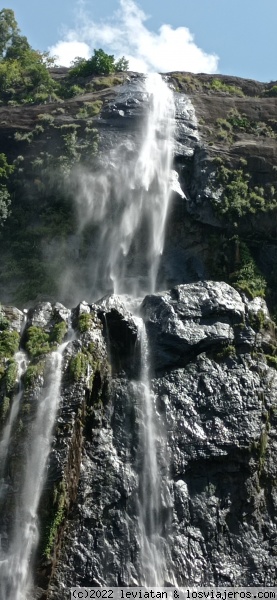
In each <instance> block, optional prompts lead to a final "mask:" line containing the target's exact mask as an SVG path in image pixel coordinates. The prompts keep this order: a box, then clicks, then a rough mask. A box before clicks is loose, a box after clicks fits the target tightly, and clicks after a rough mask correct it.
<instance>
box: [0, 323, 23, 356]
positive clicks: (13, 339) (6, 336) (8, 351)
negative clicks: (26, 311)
mask: <svg viewBox="0 0 277 600" xmlns="http://www.w3.org/2000/svg"><path fill="white" fill-rule="evenodd" d="M19 339H20V336H19V334H18V333H17V331H11V330H9V329H4V331H1V333H0V357H4V358H12V357H13V355H14V354H15V352H16V351H17V350H18V346H19Z"/></svg>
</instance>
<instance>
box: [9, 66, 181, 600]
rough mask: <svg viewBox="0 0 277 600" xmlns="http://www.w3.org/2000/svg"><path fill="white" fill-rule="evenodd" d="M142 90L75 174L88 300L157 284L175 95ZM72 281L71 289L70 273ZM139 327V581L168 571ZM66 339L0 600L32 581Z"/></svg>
mask: <svg viewBox="0 0 277 600" xmlns="http://www.w3.org/2000/svg"><path fill="white" fill-rule="evenodd" d="M141 94H142V98H143V102H142V105H143V106H144V107H145V106H146V109H147V110H146V111H145V114H144V117H143V124H142V127H141V128H140V130H139V131H138V132H137V134H136V135H135V136H134V137H133V138H132V137H129V138H128V136H127V137H126V138H125V139H124V140H123V142H122V145H121V146H120V147H117V148H116V149H112V150H110V151H109V153H108V156H107V160H106V168H102V169H100V170H99V171H98V172H96V173H93V172H92V173H88V172H87V171H83V172H82V171H81V170H79V172H78V177H77V179H78V182H77V184H78V185H77V187H78V193H77V194H76V203H77V209H78V215H79V232H82V231H84V230H85V228H86V227H91V228H93V227H94V228H95V229H94V232H95V236H96V239H95V241H94V246H93V250H92V255H91V260H90V261H89V265H88V271H87V279H86V281H88V285H89V287H90V291H89V298H91V297H94V298H95V299H96V298H97V296H98V297H99V296H100V295H101V294H102V293H103V292H104V293H106V292H107V291H108V290H109V289H110V290H111V289H112V291H113V292H114V293H116V294H129V295H130V296H131V297H132V299H133V301H134V298H139V297H141V296H142V295H143V294H146V293H152V292H154V291H155V290H156V288H157V279H158V269H159V261H160V257H161V254H162V252H163V246H164V234H165V225H166V215H167V211H168V203H169V199H170V191H171V167H172V154H173V137H174V127H175V106H174V98H173V93H172V92H171V91H170V89H169V88H168V86H167V84H166V83H165V82H164V81H163V79H162V77H161V76H159V75H157V74H153V75H149V76H147V77H146V78H144V83H143V89H142V92H141ZM75 175H76V173H75ZM71 285H72V286H73V287H74V288H75V287H76V283H74V282H73V281H71ZM137 325H138V331H139V338H140V345H141V378H140V379H141V381H140V384H139V389H140V391H141V395H140V407H141V408H140V410H141V416H140V441H141V449H142V459H141V461H140V468H139V479H140V483H139V493H138V495H139V500H138V526H139V538H140V540H139V542H140V548H141V580H142V581H141V583H142V584H145V585H162V584H163V583H164V581H165V579H166V575H167V572H168V569H167V564H166V563H167V560H166V539H165V535H164V530H163V528H164V523H163V522H162V509H163V508H164V506H165V505H166V498H165V496H166V494H165V491H164V483H163V481H162V477H161V474H160V464H161V462H164V461H165V454H164V453H163V449H162V451H161V454H163V457H162V460H160V457H159V461H158V458H157V452H158V447H159V448H160V449H161V437H162V436H161V430H160V424H159V423H158V418H157V414H156V410H155V406H154V399H153V395H152V393H151V389H150V374H149V349H148V340H147V335H146V330H145V327H144V324H143V321H142V319H139V318H138V317H137ZM69 341H70V340H68V341H67V342H66V343H64V344H62V345H61V346H60V347H59V348H58V350H57V351H56V352H52V353H51V354H49V355H48V357H47V359H46V368H45V372H44V386H43V388H42V389H41V390H40V393H39V397H38V399H37V407H36V411H35V415H34V417H33V420H32V422H31V424H30V428H29V431H28V439H27V440H26V444H25V448H24V452H23V463H22V465H23V466H24V472H23V473H22V481H21V482H20V485H19V486H18V487H19V489H18V490H16V500H15V504H16V506H15V514H14V523H13V531H12V536H11V543H10V545H9V548H8V550H7V552H6V553H5V554H4V556H3V555H1V556H0V600H26V598H27V597H28V594H29V592H30V590H31V588H32V569H31V565H32V559H33V556H34V552H35V550H36V547H37V543H38V537H39V532H38V516H37V513H38V507H39V501H40V498H41V494H42V491H43V486H44V483H45V478H46V469H47V461H48V457H49V453H50V450H51V443H52V431H53V427H54V424H55V419H56V416H57V410H58V407H59V400H60V387H61V379H62V359H63V352H64V349H65V347H66V345H67V344H68V343H69ZM21 364H23V363H21ZM20 394H22V390H21V389H20V390H19V392H18V395H17V397H16V398H15V399H14V403H13V408H12V411H11V415H10V418H9V421H8V424H7V426H6V428H5V430H4V437H3V440H4V441H3V446H2V447H1V452H7V451H8V448H9V444H10V437H11V432H12V427H13V422H14V421H15V419H16V417H17V415H18V410H19V404H20V399H21V396H20ZM164 439H165V436H164ZM165 444H166V439H165ZM22 470H23V469H22ZM164 471H166V467H165V468H164Z"/></svg>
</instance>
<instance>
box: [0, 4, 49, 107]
mask: <svg viewBox="0 0 277 600" xmlns="http://www.w3.org/2000/svg"><path fill="white" fill-rule="evenodd" d="M52 63H53V59H51V58H50V57H49V54H48V53H43V52H39V51H38V50H34V49H33V48H32V47H31V46H30V44H29V42H28V40H27V38H26V37H25V36H23V35H21V33H20V29H19V28H18V25H17V22H16V19H15V16H14V12H13V10H11V9H8V8H3V9H2V10H1V11H0V94H1V97H0V99H1V100H2V102H3V101H4V102H9V101H13V102H24V103H25V102H39V101H43V100H45V99H46V98H47V97H48V96H49V94H50V93H52V92H53V91H54V89H55V87H56V84H55V82H54V81H53V79H52V77H51V75H50V73H49V71H48V67H49V66H50V65H51V64H52Z"/></svg>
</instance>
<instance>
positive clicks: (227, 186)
mask: <svg viewBox="0 0 277 600" xmlns="http://www.w3.org/2000/svg"><path fill="white" fill-rule="evenodd" d="M216 164H217V165H218V161H216ZM250 179H251V178H250V175H249V173H247V172H246V171H245V165H242V166H241V168H239V169H229V168H228V167H227V166H225V165H224V164H219V165H218V166H217V171H216V177H215V189H218V187H220V188H221V189H222V194H221V196H220V198H219V199H217V200H213V205H214V208H215V210H216V211H217V212H218V213H219V214H220V215H221V216H223V215H226V216H227V217H228V219H229V220H230V221H231V222H233V223H234V222H235V221H236V220H237V219H240V218H241V217H243V216H245V215H247V214H249V213H250V214H255V213H256V212H259V211H262V212H267V211H270V210H273V209H275V208H276V207H277V198H276V197H275V189H274V188H271V189H270V191H269V192H268V193H267V195H266V194H265V190H264V189H263V188H262V187H257V186H255V187H254V188H252V187H251V183H250Z"/></svg>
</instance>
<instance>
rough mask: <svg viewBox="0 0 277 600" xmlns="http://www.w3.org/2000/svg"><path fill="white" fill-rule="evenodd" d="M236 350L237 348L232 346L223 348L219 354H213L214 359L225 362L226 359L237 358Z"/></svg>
mask: <svg viewBox="0 0 277 600" xmlns="http://www.w3.org/2000/svg"><path fill="white" fill-rule="evenodd" d="M236 355H237V353H236V348H235V346H232V345H231V344H228V345H227V346H223V348H222V349H221V350H219V351H217V352H215V353H214V354H213V358H214V360H216V361H222V360H225V359H226V358H236Z"/></svg>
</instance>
